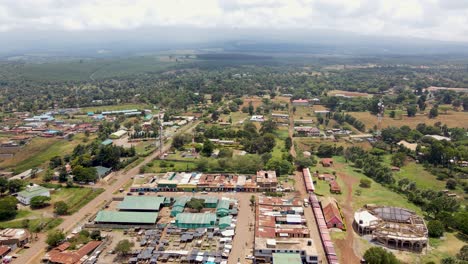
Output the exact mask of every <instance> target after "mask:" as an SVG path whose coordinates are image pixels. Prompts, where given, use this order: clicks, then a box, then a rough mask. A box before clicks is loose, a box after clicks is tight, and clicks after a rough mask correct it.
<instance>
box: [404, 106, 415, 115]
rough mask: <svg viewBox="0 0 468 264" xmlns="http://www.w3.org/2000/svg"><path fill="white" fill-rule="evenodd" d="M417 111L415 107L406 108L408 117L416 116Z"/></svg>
mask: <svg viewBox="0 0 468 264" xmlns="http://www.w3.org/2000/svg"><path fill="white" fill-rule="evenodd" d="M417 111H418V109H417V108H416V106H415V105H409V106H408V107H406V113H407V114H408V117H412V116H415V115H416V112H417Z"/></svg>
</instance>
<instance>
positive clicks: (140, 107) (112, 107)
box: [81, 104, 152, 113]
mask: <svg viewBox="0 0 468 264" xmlns="http://www.w3.org/2000/svg"><path fill="white" fill-rule="evenodd" d="M151 108H152V107H151V106H149V105H147V104H116V105H102V106H89V107H83V108H81V112H82V113H87V112H103V111H116V110H128V109H138V110H143V109H151Z"/></svg>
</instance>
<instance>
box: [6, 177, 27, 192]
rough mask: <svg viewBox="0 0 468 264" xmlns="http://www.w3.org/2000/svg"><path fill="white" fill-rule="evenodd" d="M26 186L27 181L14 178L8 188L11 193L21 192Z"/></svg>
mask: <svg viewBox="0 0 468 264" xmlns="http://www.w3.org/2000/svg"><path fill="white" fill-rule="evenodd" d="M24 186H26V182H25V181H23V180H20V179H14V180H11V181H9V182H8V190H9V191H10V193H15V192H19V191H21V189H23V187H24Z"/></svg>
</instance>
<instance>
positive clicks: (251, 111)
mask: <svg viewBox="0 0 468 264" xmlns="http://www.w3.org/2000/svg"><path fill="white" fill-rule="evenodd" d="M254 110H255V109H254V106H253V104H252V102H251V101H250V102H249V106H248V111H249V115H253V114H254Z"/></svg>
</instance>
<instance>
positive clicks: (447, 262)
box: [440, 257, 457, 264]
mask: <svg viewBox="0 0 468 264" xmlns="http://www.w3.org/2000/svg"><path fill="white" fill-rule="evenodd" d="M440 264H457V260H456V259H455V258H453V257H446V258H443V259H442V260H441V261H440Z"/></svg>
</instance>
